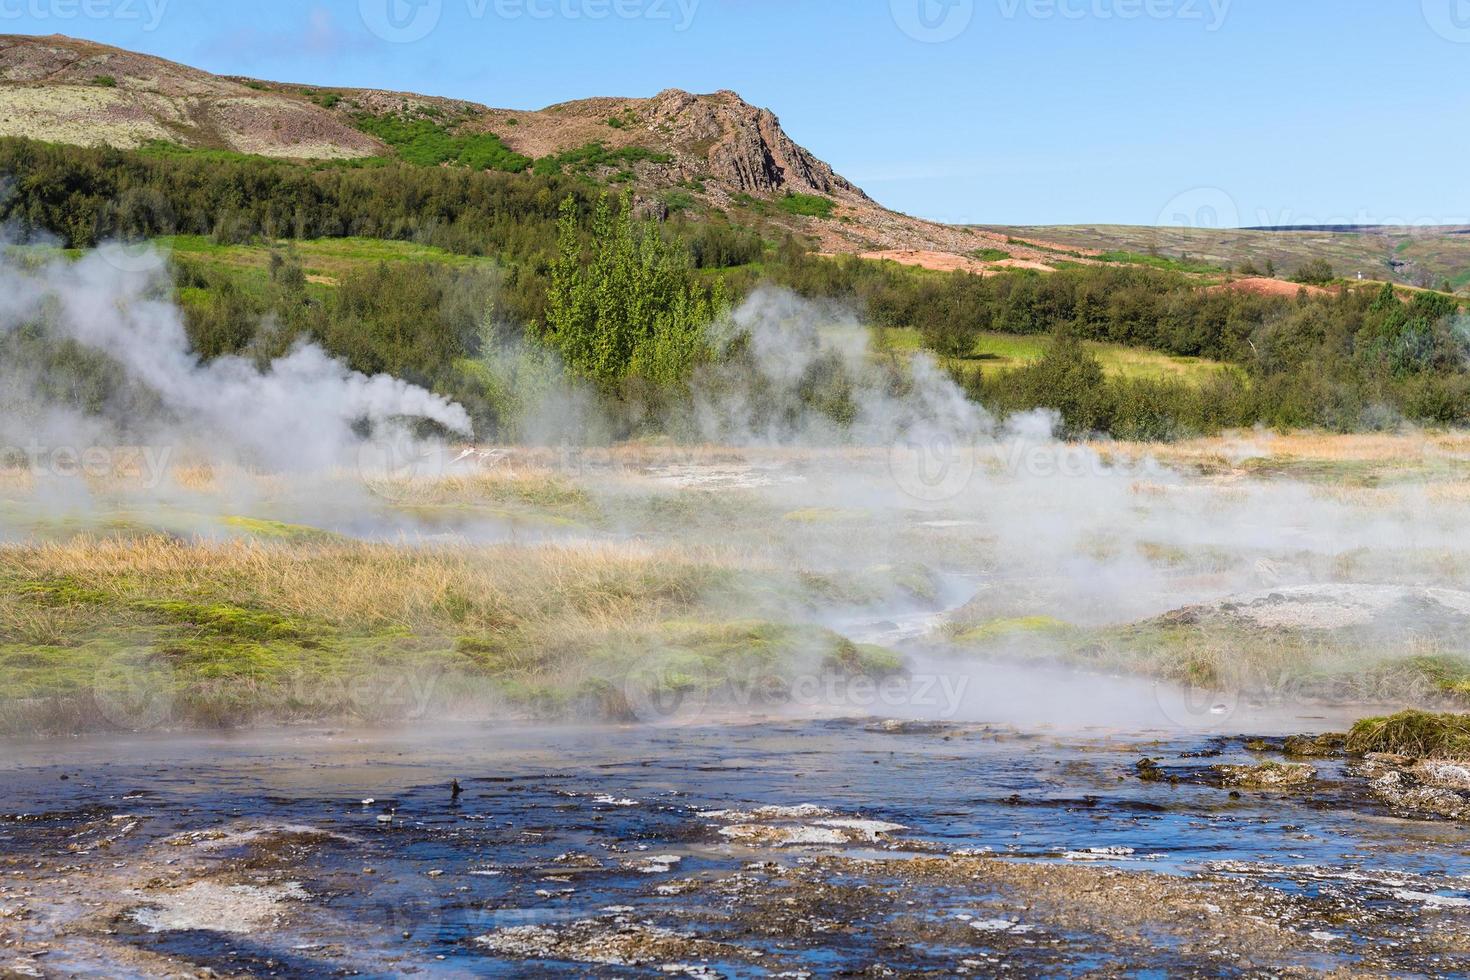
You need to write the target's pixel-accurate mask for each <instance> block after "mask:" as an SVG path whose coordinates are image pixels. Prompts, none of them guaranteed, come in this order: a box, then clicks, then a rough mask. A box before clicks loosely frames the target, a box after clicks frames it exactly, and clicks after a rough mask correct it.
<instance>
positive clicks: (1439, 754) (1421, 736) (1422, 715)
mask: <svg viewBox="0 0 1470 980" xmlns="http://www.w3.org/2000/svg"><path fill="white" fill-rule="evenodd" d="M1347 748H1348V751H1349V752H1357V753H1367V752H1385V753H1388V754H1390V755H1406V756H1410V757H1412V758H1415V759H1470V715H1457V714H1444V715H1436V714H1431V713H1429V712H1426V711H1404V712H1401V713H1399V714H1396V715H1393V716H1392V717H1389V718H1368V719H1366V720H1364V721H1360V722H1358V723H1357V724H1356V725H1354V726H1353V730H1352V731H1351V732H1349V733H1348V741H1347Z"/></svg>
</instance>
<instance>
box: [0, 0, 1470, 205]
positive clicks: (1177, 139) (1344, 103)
mask: <svg viewBox="0 0 1470 980" xmlns="http://www.w3.org/2000/svg"><path fill="white" fill-rule="evenodd" d="M0 31H4V32H14V33H52V32H60V33H66V34H72V35H77V36H82V37H87V38H91V39H94V40H99V41H104V42H107V43H111V44H117V45H121V46H124V47H128V48H133V49H137V50H142V51H146V52H149V53H151V54H157V55H161V56H163V57H167V58H172V59H176V60H179V61H184V62H187V63H190V64H194V65H198V66H200V67H203V68H206V69H209V70H211V71H215V72H221V73H231V74H250V75H257V76H261V77H266V78H272V79H281V80H290V81H302V82H312V83H319V84H338V85H362V86H373V87H384V88H398V89H405V90H413V91H420V92H426V93H430V94H436V95H448V96H456V97H461V98H466V99H472V100H475V101H478V102H484V103H487V104H490V105H495V106H506V107H511V108H538V107H540V106H543V105H547V104H549V103H553V102H559V101H563V100H567V99H575V98H581V97H584V96H589V95H651V94H653V93H655V92H657V91H659V90H660V89H663V88H667V87H679V88H686V89H690V90H693V91H698V92H706V91H713V90H716V89H721V88H731V89H735V90H737V91H738V92H740V93H741V94H742V95H744V96H745V97H746V98H747V99H749V100H750V101H752V102H755V103H757V104H760V105H765V106H769V107H771V108H772V109H774V110H775V111H776V112H777V114H778V115H779V116H780V117H781V119H782V122H783V123H784V124H785V126H786V128H787V130H788V131H789V132H790V133H791V134H792V136H793V137H794V138H795V139H796V140H797V141H798V142H801V143H803V144H805V145H806V146H808V147H810V148H811V149H812V150H813V151H814V152H816V153H817V155H818V156H821V157H823V158H824V159H826V160H828V161H829V162H831V163H832V164H833V165H834V166H835V167H837V169H838V170H839V171H840V172H842V173H843V174H845V175H846V176H848V177H850V178H852V179H853V180H855V181H857V182H858V183H859V184H861V185H862V186H863V187H864V188H866V189H867V190H868V191H869V193H871V194H872V195H873V196H874V197H876V198H878V199H879V200H880V201H882V202H883V203H885V204H887V205H889V206H891V207H895V208H898V209H900V210H903V211H907V212H909V213H912V214H918V215H923V216H926V217H931V218H937V219H941V220H947V221H974V222H989V223H1093V222H1097V223H1100V222H1119V223H1131V224H1156V223H1177V222H1180V221H1187V222H1189V223H1202V222H1206V221H1211V220H1214V221H1219V222H1220V223H1224V224H1235V223H1239V224H1243V225H1255V224H1275V223H1318V222H1327V221H1335V222H1345V221H1366V222H1425V223H1460V222H1470V180H1466V179H1465V173H1466V166H1465V162H1466V160H1467V159H1470V152H1467V151H1470V126H1467V125H1466V124H1465V123H1466V119H1467V118H1470V112H1467V110H1470V85H1467V84H1466V79H1467V78H1470V0H249V2H240V3H226V2H219V0H210V2H205V0H0ZM420 34H422V35H423V36H422V37H419V36H418V35H420Z"/></svg>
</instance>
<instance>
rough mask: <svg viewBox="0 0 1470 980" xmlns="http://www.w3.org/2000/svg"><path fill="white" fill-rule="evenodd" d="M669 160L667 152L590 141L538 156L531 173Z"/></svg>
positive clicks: (623, 165) (544, 174)
mask: <svg viewBox="0 0 1470 980" xmlns="http://www.w3.org/2000/svg"><path fill="white" fill-rule="evenodd" d="M673 159H674V158H673V157H672V156H670V155H669V154H667V153H658V152H656V151H654V150H650V149H648V148H647V147H643V146H624V147H621V148H619V149H616V150H609V149H608V148H607V147H606V146H604V145H603V144H602V143H600V142H592V143H588V144H587V145H586V146H582V147H578V148H577V149H575V150H567V151H566V152H565V153H556V154H553V155H551V156H545V157H542V158H541V159H539V160H537V161H536V165H535V172H536V173H537V174H538V175H540V176H543V177H550V176H554V175H556V174H560V173H566V172H571V173H577V174H584V173H587V172H588V171H590V170H593V169H594V168H597V167H618V168H623V169H625V168H627V167H629V166H631V165H633V164H635V163H645V162H647V163H661V164H662V163H671V162H672V161H673Z"/></svg>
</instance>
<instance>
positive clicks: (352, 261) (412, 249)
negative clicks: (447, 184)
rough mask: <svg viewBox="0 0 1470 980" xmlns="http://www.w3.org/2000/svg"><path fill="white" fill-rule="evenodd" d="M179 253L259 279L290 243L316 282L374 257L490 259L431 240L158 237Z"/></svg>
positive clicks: (324, 283) (332, 279) (327, 281)
mask: <svg viewBox="0 0 1470 980" xmlns="http://www.w3.org/2000/svg"><path fill="white" fill-rule="evenodd" d="M157 242H158V244H159V246H160V247H162V248H164V249H167V250H168V251H170V252H171V253H172V254H173V255H174V256H176V257H177V258H178V259H180V260H182V261H185V262H194V263H199V264H202V265H205V266H209V267H212V268H213V269H215V270H217V271H225V272H230V273H232V274H236V275H240V276H243V277H244V278H245V279H247V280H252V281H254V282H255V283H256V284H261V283H264V282H265V281H266V280H267V279H268V278H269V275H270V262H271V254H272V252H273V251H275V250H278V249H289V250H290V251H291V252H292V254H294V255H295V256H296V257H297V259H298V260H299V261H300V262H301V267H302V270H303V271H304V272H305V273H306V275H307V276H308V277H309V279H310V281H311V282H312V283H313V284H314V285H316V286H319V287H331V286H335V285H336V284H337V283H338V282H339V281H340V280H341V279H342V278H343V277H344V276H346V275H347V274H348V273H350V272H353V271H355V270H359V269H364V268H369V267H371V266H375V265H377V264H379V263H383V262H386V263H389V264H395V263H421V264H423V263H435V264H440V265H450V266H470V265H484V264H490V263H491V262H492V260H490V259H483V258H475V257H471V256H466V255H459V254H456V253H454V252H446V251H444V250H443V249H440V248H435V247H433V246H432V245H419V244H417V243H414V242H401V241H389V240H386V239H378V238H315V239H306V240H301V241H290V242H287V241H279V242H262V243H260V244H251V245H221V244H218V243H216V242H215V241H214V240H213V239H211V238H207V237H205V236H203V235H172V236H169V237H166V238H160V239H158V240H157Z"/></svg>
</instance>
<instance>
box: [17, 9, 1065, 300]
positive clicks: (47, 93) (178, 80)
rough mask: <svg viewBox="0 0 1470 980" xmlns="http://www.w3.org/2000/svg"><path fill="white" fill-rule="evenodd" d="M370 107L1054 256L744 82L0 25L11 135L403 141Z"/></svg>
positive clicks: (705, 202)
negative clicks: (916, 193) (364, 119)
mask: <svg viewBox="0 0 1470 980" xmlns="http://www.w3.org/2000/svg"><path fill="white" fill-rule="evenodd" d="M364 113H366V114H370V115H374V116H383V115H387V114H394V115H400V116H407V117H409V118H417V119H428V120H432V121H433V122H434V124H435V125H436V126H442V127H444V128H447V129H449V130H450V131H451V132H452V133H455V134H457V135H469V134H476V133H493V134H495V135H496V136H498V137H499V138H500V139H501V140H502V141H503V142H504V143H505V144H506V145H507V146H509V147H510V148H511V149H512V150H514V151H516V152H517V153H520V154H522V155H524V156H526V157H530V158H532V159H541V158H544V157H548V156H556V155H559V154H565V153H568V152H571V151H577V150H581V149H583V148H585V147H587V146H589V145H590V144H594V143H600V144H601V145H602V146H603V147H605V148H606V149H607V150H609V151H617V150H623V149H630V148H638V149H641V150H646V151H648V152H647V153H646V154H642V155H641V156H642V158H641V159H634V160H631V161H629V160H621V161H616V162H614V163H611V164H603V165H598V166H596V167H594V168H593V169H592V172H591V173H590V174H589V176H592V177H594V178H599V179H602V180H605V181H616V182H617V183H619V184H620V185H622V186H627V187H630V188H631V189H632V190H633V191H634V192H635V194H636V196H637V198H638V200H639V203H640V207H642V208H643V209H645V210H646V211H649V212H652V213H655V214H663V213H666V211H667V208H668V202H669V201H671V200H673V199H675V197H676V196H677V197H678V198H682V199H683V200H684V201H685V202H688V203H689V204H692V206H693V207H692V210H693V211H694V212H695V213H698V212H699V211H700V210H703V209H708V208H718V209H721V210H734V211H737V212H742V213H749V214H752V215H756V216H758V217H759V218H760V220H761V221H762V222H763V223H765V224H767V225H769V226H774V227H775V228H778V229H786V230H789V231H793V232H796V233H799V234H802V235H805V236H808V237H810V238H811V239H812V240H813V242H814V243H815V244H816V246H817V247H818V248H819V249H821V250H823V251H826V252H834V253H856V254H864V253H867V254H870V255H872V254H874V253H878V254H877V256H876V257H884V258H892V259H894V260H896V261H900V262H906V263H908V264H916V265H928V266H931V267H935V268H950V267H957V266H955V263H954V261H953V260H954V259H955V257H959V258H960V259H961V260H963V261H962V264H963V265H964V266H965V267H967V268H974V269H975V270H976V271H986V270H988V269H990V268H992V267H995V266H996V264H997V263H996V260H997V259H1002V260H1003V259H1006V258H1010V259H1017V260H1025V261H1028V262H1032V263H1037V264H1040V263H1044V262H1045V261H1046V260H1047V259H1048V257H1049V256H1048V254H1047V253H1045V252H1044V251H1039V250H1037V249H1033V248H1029V247H1027V246H1024V245H1017V244H1013V243H1010V242H1009V241H1008V240H1007V237H1006V236H1005V235H1002V234H998V233H996V232H993V231H987V230H983V229H976V228H962V227H956V226H951V225H941V224H936V223H933V222H928V221H923V220H920V219H917V218H911V217H909V216H907V215H902V214H897V213H895V212H892V211H889V210H887V209H885V208H883V207H882V206H881V205H879V204H877V203H876V202H874V201H873V200H872V199H870V198H869V197H868V196H867V195H866V194H865V193H863V191H862V190H861V189H860V188H859V187H857V186H856V185H855V184H853V183H852V182H851V181H848V180H847V179H845V178H843V177H842V176H841V175H839V174H837V173H836V172H835V171H834V170H833V169H832V167H830V166H828V165H827V164H826V163H824V162H822V161H821V160H820V159H818V158H817V157H816V156H815V155H814V154H812V153H811V152H810V151H808V150H806V149H805V148H804V147H802V146H800V145H799V144H797V143H796V142H795V141H794V140H792V139H791V137H790V136H788V135H787V134H786V132H785V130H783V129H782V127H781V123H780V120H778V119H777V118H776V116H775V115H774V114H773V113H772V112H771V111H770V110H768V109H761V108H757V107H755V106H752V105H750V104H749V103H747V102H745V101H744V100H743V99H741V98H740V96H739V95H737V94H736V93H734V92H730V91H720V92H715V93H713V94H710V95H694V94H691V93H689V92H683V91H680V90H678V89H668V90H666V91H663V92H660V93H659V94H658V95H655V96H653V97H652V98H641V99H640V98H626V99H624V98H594V99H583V100H580V101H576V102H564V103H561V104H558V105H553V106H548V107H547V108H545V109H541V110H538V111H521V110H510V109H493V108H490V107H487V106H483V105H479V104H476V103H473V102H467V101H464V100H457V99H445V98H439V97H435V96H423V95H414V94H410V93H402V92H392V91H387V90H380V89H339V88H324V87H318V86H302V85H295V84H288V83H281V82H266V81H260V80H256V79H250V78H239V77H225V76H219V75H212V74H210V73H208V72H205V71H201V70H199V69H196V68H190V67H188V66H186V65H180V64H176V63H174V62H170V61H166V60H164V59H162V58H155V57H152V56H150V55H144V54H138V53H135V52H131V51H125V50H122V49H120V48H113V47H109V46H107V45H103V44H96V43H94V42H91V41H83V40H77V39H74V38H69V37H64V36H61V35H51V36H49V37H32V36H26V35H0V136H26V137H30V138H33V139H43V140H50V141H53V142H60V143H74V144H79V145H98V144H105V145H110V146H116V147H120V148H126V149H131V148H136V147H139V146H142V145H144V144H146V143H148V142H151V141H156V140H163V141H167V142H171V143H178V144H182V145H184V146H189V147H196V148H211V149H229V150H235V151H238V152H242V153H253V154H260V155H263V156H271V157H282V158H292V159H324V158H358V157H367V156H377V155H391V154H392V153H393V152H394V151H393V149H392V148H391V147H388V146H386V145H384V144H383V143H382V142H381V141H380V140H378V139H377V138H375V137H373V136H371V135H369V134H367V133H365V132H363V131H362V130H361V129H360V128H358V124H357V120H358V118H359V117H360V116H361V115H362V114H364ZM792 193H795V194H804V195H820V196H822V197H825V198H828V199H830V200H831V202H832V208H831V213H830V214H829V215H827V216H815V217H814V216H802V215H798V214H792V213H790V212H789V211H788V209H786V208H783V207H781V206H780V205H781V201H782V199H784V198H785V197H786V196H787V195H788V194H792ZM936 253H937V254H938V257H937V258H936V257H935V254H936ZM982 253H983V254H982ZM1002 253H1004V254H1002Z"/></svg>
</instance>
